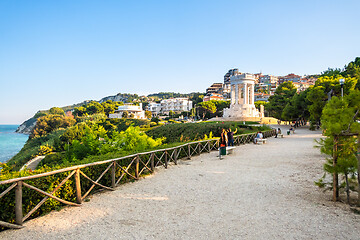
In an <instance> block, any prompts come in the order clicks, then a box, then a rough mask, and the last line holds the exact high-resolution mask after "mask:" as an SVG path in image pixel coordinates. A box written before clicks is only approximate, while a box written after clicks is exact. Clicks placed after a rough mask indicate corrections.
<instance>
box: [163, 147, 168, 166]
mask: <svg viewBox="0 0 360 240" xmlns="http://www.w3.org/2000/svg"><path fill="white" fill-rule="evenodd" d="M164 155H165V168H167V167H168V152H167V151H166V150H165V154H164Z"/></svg>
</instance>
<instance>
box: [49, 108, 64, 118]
mask: <svg viewBox="0 0 360 240" xmlns="http://www.w3.org/2000/svg"><path fill="white" fill-rule="evenodd" d="M49 113H50V114H54V115H62V116H63V115H65V112H64V110H63V109H61V108H59V107H52V108H50V110H49Z"/></svg>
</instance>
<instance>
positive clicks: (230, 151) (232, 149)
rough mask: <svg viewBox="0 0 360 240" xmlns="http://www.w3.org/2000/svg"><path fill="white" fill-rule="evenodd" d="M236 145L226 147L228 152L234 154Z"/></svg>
mask: <svg viewBox="0 0 360 240" xmlns="http://www.w3.org/2000/svg"><path fill="white" fill-rule="evenodd" d="M234 149H235V147H230V146H229V147H226V154H232V153H233V151H234Z"/></svg>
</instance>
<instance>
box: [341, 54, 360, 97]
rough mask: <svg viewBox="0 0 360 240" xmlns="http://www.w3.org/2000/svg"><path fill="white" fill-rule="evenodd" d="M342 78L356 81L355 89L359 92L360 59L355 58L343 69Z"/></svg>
mask: <svg viewBox="0 0 360 240" xmlns="http://www.w3.org/2000/svg"><path fill="white" fill-rule="evenodd" d="M343 76H345V77H353V78H355V79H356V80H357V83H356V86H355V88H356V89H359V90H360V57H357V58H355V61H353V62H350V63H349V64H348V65H347V66H346V67H345V71H344V72H343Z"/></svg>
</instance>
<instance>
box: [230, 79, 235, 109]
mask: <svg viewBox="0 0 360 240" xmlns="http://www.w3.org/2000/svg"><path fill="white" fill-rule="evenodd" d="M230 97H231V104H234V103H235V86H234V84H231V85H230Z"/></svg>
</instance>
